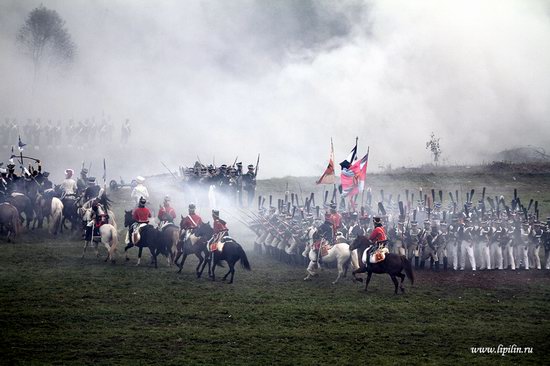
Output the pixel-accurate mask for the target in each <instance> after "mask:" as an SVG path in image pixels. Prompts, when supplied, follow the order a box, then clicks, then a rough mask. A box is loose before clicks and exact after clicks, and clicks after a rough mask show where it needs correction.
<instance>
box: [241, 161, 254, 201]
mask: <svg viewBox="0 0 550 366" xmlns="http://www.w3.org/2000/svg"><path fill="white" fill-rule="evenodd" d="M242 180H243V190H244V191H246V193H247V197H248V206H249V207H250V205H251V204H252V201H253V200H254V195H255V193H256V173H255V172H254V165H252V164H250V165H249V166H248V172H246V174H245V175H243V178H242Z"/></svg>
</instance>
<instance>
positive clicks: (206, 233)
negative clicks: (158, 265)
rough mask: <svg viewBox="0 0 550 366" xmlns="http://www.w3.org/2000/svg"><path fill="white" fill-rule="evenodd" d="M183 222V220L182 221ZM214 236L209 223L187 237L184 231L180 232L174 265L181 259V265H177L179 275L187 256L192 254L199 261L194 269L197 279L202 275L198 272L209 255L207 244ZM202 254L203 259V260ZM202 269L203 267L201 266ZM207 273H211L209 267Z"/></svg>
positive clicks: (194, 230) (197, 228) (203, 224)
mask: <svg viewBox="0 0 550 366" xmlns="http://www.w3.org/2000/svg"><path fill="white" fill-rule="evenodd" d="M182 221H183V219H182ZM213 235H214V229H212V227H211V226H210V223H208V222H207V223H202V224H200V225H199V226H198V227H196V228H195V229H193V230H192V231H191V233H190V234H189V235H187V233H186V232H185V231H183V232H182V234H181V236H180V238H179V241H178V246H177V247H178V252H177V255H176V259H175V261H174V262H175V263H176V264H177V263H178V259H179V258H180V257H182V259H181V263H180V264H179V265H178V267H179V271H178V273H181V271H182V269H183V265H184V263H185V259H186V258H187V256H188V255H189V254H194V255H195V256H197V258H198V259H199V264H198V265H197V268H196V269H195V273H196V275H197V278H199V277H200V276H201V274H202V271H200V270H199V268H200V267H201V265H202V264H203V263H205V258H206V257H207V256H208V255H209V252H208V247H207V243H208V241H209V240H210V239H211V238H212V236H213ZM203 253H204V258H203ZM203 269H204V266H203ZM208 273H211V267H210V266H209V267H208Z"/></svg>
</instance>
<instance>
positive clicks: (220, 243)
mask: <svg viewBox="0 0 550 366" xmlns="http://www.w3.org/2000/svg"><path fill="white" fill-rule="evenodd" d="M230 240H233V239H232V238H231V237H230V236H224V237H222V238H220V240H217V241H216V240H215V241H214V242H212V243H210V244H209V245H208V250H209V251H210V252H215V251H219V252H221V251H222V250H223V247H224V245H225V243H226V242H228V241H230Z"/></svg>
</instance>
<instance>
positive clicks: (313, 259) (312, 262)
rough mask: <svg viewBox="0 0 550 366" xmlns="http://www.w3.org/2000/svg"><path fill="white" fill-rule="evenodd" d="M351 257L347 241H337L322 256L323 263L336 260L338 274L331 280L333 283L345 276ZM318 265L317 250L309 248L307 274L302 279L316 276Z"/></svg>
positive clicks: (305, 279)
mask: <svg viewBox="0 0 550 366" xmlns="http://www.w3.org/2000/svg"><path fill="white" fill-rule="evenodd" d="M350 259H351V252H350V250H349V244H347V243H338V244H334V245H333V246H332V248H330V249H329V250H328V252H327V255H325V256H324V257H322V261H323V263H331V262H334V261H336V265H337V268H338V276H337V277H336V279H335V280H334V281H333V282H332V284H333V285H335V284H336V283H338V280H339V279H340V277H342V276H344V277H345V276H346V272H347V270H348V268H349V264H350ZM317 267H318V252H317V250H314V249H311V250H310V251H309V265H308V266H307V269H306V271H307V276H306V277H305V278H304V281H307V280H309V279H311V277H312V276H316V275H317V272H315V269H316V268H317Z"/></svg>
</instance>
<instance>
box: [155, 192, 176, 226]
mask: <svg viewBox="0 0 550 366" xmlns="http://www.w3.org/2000/svg"><path fill="white" fill-rule="evenodd" d="M157 217H158V219H159V221H161V222H162V221H168V222H174V219H175V218H176V210H174V208H173V207H172V206H170V197H168V196H166V197H164V205H163V206H162V207H161V208H160V209H159V213H158V215H157Z"/></svg>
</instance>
